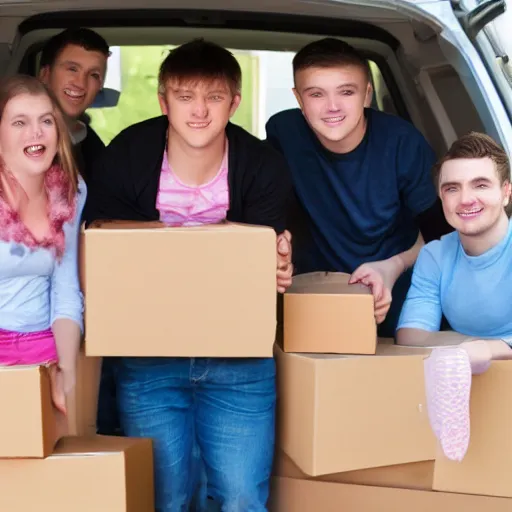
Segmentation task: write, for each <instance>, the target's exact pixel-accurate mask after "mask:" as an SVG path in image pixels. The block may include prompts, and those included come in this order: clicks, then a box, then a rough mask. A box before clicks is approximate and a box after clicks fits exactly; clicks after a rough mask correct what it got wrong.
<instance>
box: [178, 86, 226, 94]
mask: <svg viewBox="0 0 512 512" xmlns="http://www.w3.org/2000/svg"><path fill="white" fill-rule="evenodd" d="M172 92H174V93H189V94H194V91H193V90H192V89H182V88H181V87H178V88H177V89H174V88H173V89H172ZM208 94H229V91H228V90H227V89H215V90H213V91H208Z"/></svg>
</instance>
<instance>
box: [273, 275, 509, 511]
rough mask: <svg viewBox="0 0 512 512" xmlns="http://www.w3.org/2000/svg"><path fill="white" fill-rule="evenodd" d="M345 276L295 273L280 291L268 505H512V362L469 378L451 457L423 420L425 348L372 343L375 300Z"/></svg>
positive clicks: (392, 507)
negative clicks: (461, 434) (464, 416)
mask: <svg viewBox="0 0 512 512" xmlns="http://www.w3.org/2000/svg"><path fill="white" fill-rule="evenodd" d="M348 278H349V276H347V275H345V274H330V273H315V274H310V275H305V276H299V278H297V279H296V280H295V281H294V284H293V285H292V287H291V288H290V290H289V291H288V292H287V293H286V294H285V296H284V307H283V311H284V319H283V333H282V340H281V339H279V340H278V343H277V344H276V347H275V355H276V360H277V369H278V373H277V375H278V428H277V451H276V460H275V468H274V475H275V476H274V480H273V485H272V492H271V499H270V505H269V506H270V510H272V511H279V512H316V511H318V510H322V512H329V511H331V510H332V511H333V512H334V511H338V510H340V507H342V509H343V510H344V511H346V512H356V511H357V512H387V511H390V512H391V511H392V512H400V511H402V510H403V511H404V512H406V511H407V512H409V511H410V510H415V511H416V512H423V511H425V512H426V511H429V512H430V511H431V510H433V509H437V510H440V511H444V510H446V511H449V510H464V511H466V510H467V511H473V510H474V511H477V510H482V509H483V508H484V507H485V509H486V510H487V512H490V511H492V512H494V511H500V512H501V511H505V510H512V500H510V499H507V498H510V497H512V484H510V477H509V475H510V470H511V469H512V448H511V446H512V444H510V443H509V442H508V441H507V439H508V437H509V435H508V433H509V432H510V428H511V426H512V405H509V404H512V400H511V398H512V397H509V396H508V395H509V394H510V393H512V364H511V363H508V362H499V363H494V364H493V365H492V367H491V369H490V370H489V371H488V372H486V373H485V374H483V375H481V376H478V377H476V378H475V380H474V384H473V391H472V399H471V400H472V401H471V414H472V423H471V435H472V437H471V445H470V448H469V451H468V455H467V456H466V458H465V459H464V461H463V462H462V463H452V462H450V461H448V460H446V459H445V458H444V457H443V456H442V455H441V454H440V451H439V448H438V446H437V443H436V440H435V438H434V435H433V433H432V431H431V428H430V425H429V422H428V416H427V409H426V397H425V389H424V373H423V361H424V358H425V357H427V356H428V354H429V352H430V351H429V349H420V348H412V347H399V346H396V345H393V344H392V343H391V344H390V343H389V342H388V341H387V340H377V337H376V326H375V321H374V318H373V300H372V297H371V295H370V294H369V291H368V290H364V289H361V288H360V287H358V286H354V285H348ZM473 494H477V495H478V496H474V495H473ZM505 497H506V498H505Z"/></svg>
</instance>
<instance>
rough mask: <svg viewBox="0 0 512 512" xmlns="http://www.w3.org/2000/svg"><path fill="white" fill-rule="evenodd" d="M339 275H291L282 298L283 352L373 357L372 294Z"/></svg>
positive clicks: (343, 275)
mask: <svg viewBox="0 0 512 512" xmlns="http://www.w3.org/2000/svg"><path fill="white" fill-rule="evenodd" d="M349 278H350V276H349V275H348V274H343V273H329V272H313V273H311V274H302V275H298V276H295V277H294V279H293V284H292V286H291V287H290V288H289V289H288V291H287V292H286V294H285V295H284V306H283V308H284V313H283V318H284V327H283V330H284V343H283V348H284V351H285V352H299V353H300V352H307V353H326V354H328V353H334V354H374V353H375V348H376V345H377V327H376V323H375V316H374V301H373V295H372V294H371V291H370V289H369V288H368V287H366V286H363V285H362V284H350V285H349V284H348V281H349Z"/></svg>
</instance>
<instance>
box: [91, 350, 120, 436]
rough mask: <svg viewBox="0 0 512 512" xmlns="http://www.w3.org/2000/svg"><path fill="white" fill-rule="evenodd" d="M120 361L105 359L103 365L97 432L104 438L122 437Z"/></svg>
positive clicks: (112, 358) (110, 358)
mask: <svg viewBox="0 0 512 512" xmlns="http://www.w3.org/2000/svg"><path fill="white" fill-rule="evenodd" d="M118 365H119V359H118V358H114V357H104V358H103V361H102V364H101V380H100V391H99V397H98V419H97V423H96V426H97V432H98V434H101V435H104V436H115V435H122V432H121V427H120V422H119V413H118V406H117V386H116V372H117V367H118Z"/></svg>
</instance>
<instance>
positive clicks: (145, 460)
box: [0, 436, 155, 512]
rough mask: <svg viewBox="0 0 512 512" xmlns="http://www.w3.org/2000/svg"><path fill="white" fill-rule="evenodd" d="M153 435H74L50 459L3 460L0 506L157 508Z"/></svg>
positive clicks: (24, 511)
mask: <svg viewBox="0 0 512 512" xmlns="http://www.w3.org/2000/svg"><path fill="white" fill-rule="evenodd" d="M153 494H154V490H153V454H152V444H151V441H150V440H149V439H130V438H122V437H100V436H98V437H91V438H79V437H69V438H64V439H61V440H60V441H59V443H58V445H57V447H56V449H55V453H54V454H53V455H52V456H50V457H48V458H47V459H39V460H37V459H31V460H19V459H16V460H0V510H2V511H6V512H7V511H13V512H14V511H16V512H34V511H35V510H51V511H52V512H70V511H73V512H92V511H94V512H154V510H155V508H154V498H153Z"/></svg>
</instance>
